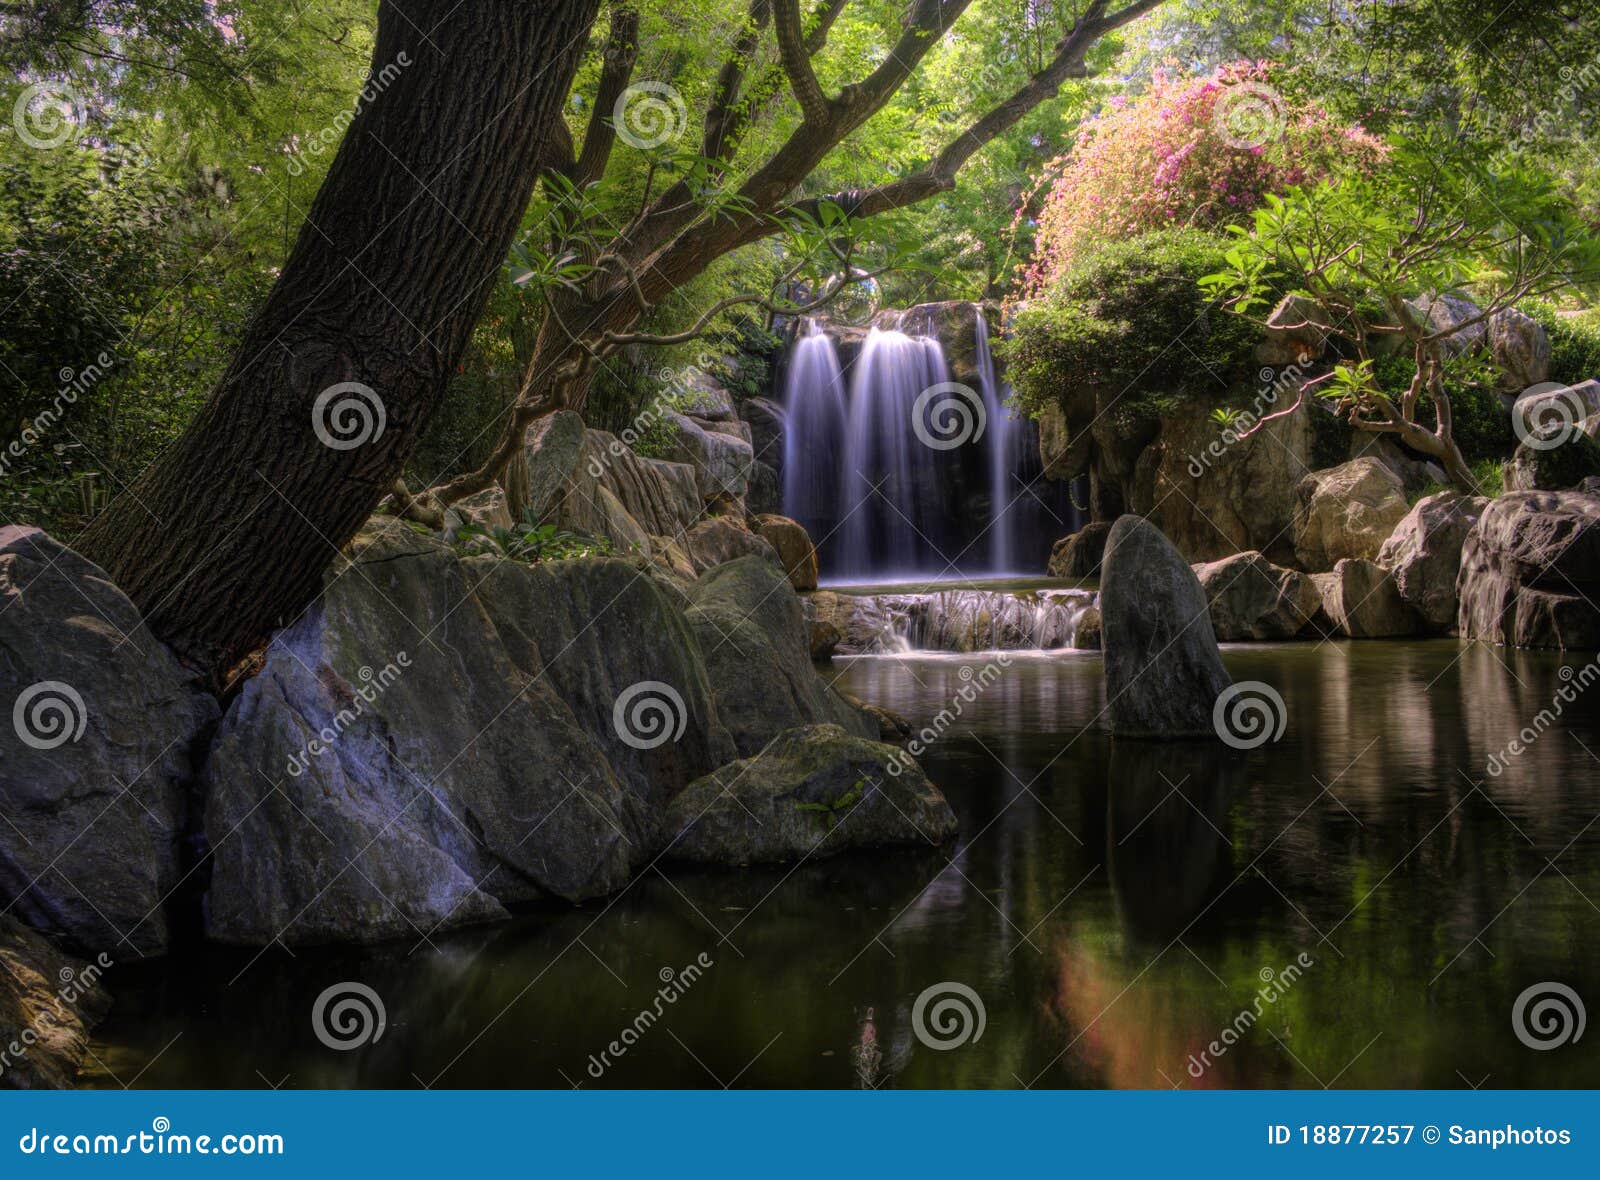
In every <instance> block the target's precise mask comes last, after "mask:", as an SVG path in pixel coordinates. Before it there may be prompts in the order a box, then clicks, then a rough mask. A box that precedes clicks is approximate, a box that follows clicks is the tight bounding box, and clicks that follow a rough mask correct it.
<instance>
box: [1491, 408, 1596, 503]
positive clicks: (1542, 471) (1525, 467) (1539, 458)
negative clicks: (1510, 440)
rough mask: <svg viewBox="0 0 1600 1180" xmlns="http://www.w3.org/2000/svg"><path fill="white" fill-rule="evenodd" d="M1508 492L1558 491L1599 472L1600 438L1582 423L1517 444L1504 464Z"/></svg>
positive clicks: (1575, 484) (1573, 486)
mask: <svg viewBox="0 0 1600 1180" xmlns="http://www.w3.org/2000/svg"><path fill="white" fill-rule="evenodd" d="M1503 471H1504V477H1505V486H1506V491H1508V492H1559V491H1564V490H1565V489H1567V488H1575V487H1577V486H1578V485H1579V484H1581V483H1582V482H1583V481H1584V480H1586V479H1589V478H1591V477H1593V476H1597V475H1600V442H1596V441H1595V440H1594V439H1592V438H1590V437H1589V435H1588V434H1587V433H1586V431H1585V429H1584V428H1583V427H1582V426H1581V425H1580V426H1576V427H1568V428H1567V429H1566V430H1564V431H1562V432H1561V433H1557V434H1551V435H1549V436H1547V437H1543V438H1541V437H1537V436H1536V437H1532V438H1529V439H1525V440H1523V441H1522V442H1520V443H1518V444H1517V449H1516V450H1515V451H1513V452H1512V454H1511V458H1510V459H1509V460H1507V461H1506V463H1505V465H1504V469H1503Z"/></svg>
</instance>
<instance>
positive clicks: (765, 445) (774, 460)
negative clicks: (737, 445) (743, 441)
mask: <svg viewBox="0 0 1600 1180" xmlns="http://www.w3.org/2000/svg"><path fill="white" fill-rule="evenodd" d="M739 417H740V418H741V419H742V420H743V421H744V423H745V424H746V425H747V426H749V427H750V446H751V448H752V449H753V450H754V452H755V459H756V462H757V463H765V464H766V465H767V466H768V467H770V468H772V470H773V471H775V472H781V471H782V470H783V447H784V430H785V428H786V420H787V416H786V415H785V413H784V410H783V407H782V406H780V405H779V404H778V403H777V402H775V401H772V400H771V399H769V398H764V397H752V398H746V399H745V400H744V401H743V402H740V403H739Z"/></svg>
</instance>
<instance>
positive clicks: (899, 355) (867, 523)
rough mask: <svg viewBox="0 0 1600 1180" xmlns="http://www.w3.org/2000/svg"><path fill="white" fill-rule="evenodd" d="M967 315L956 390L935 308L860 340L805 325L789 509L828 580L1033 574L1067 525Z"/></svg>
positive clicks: (794, 370)
mask: <svg viewBox="0 0 1600 1180" xmlns="http://www.w3.org/2000/svg"><path fill="white" fill-rule="evenodd" d="M969 306H970V305H969ZM941 312H942V314H941V319H942V320H943V321H944V322H949V311H948V309H947V308H946V309H941ZM972 312H973V321H972V322H973V323H974V324H975V328H974V331H975V333H976V338H975V339H971V338H969V340H967V341H961V340H955V341H947V343H948V344H949V346H950V348H951V350H952V355H959V356H962V357H965V358H966V360H965V361H964V364H965V366H966V367H965V368H958V371H959V372H962V373H964V374H965V376H964V377H961V378H957V379H956V380H952V375H951V364H950V363H949V362H948V361H947V358H946V355H945V349H944V347H943V346H942V345H941V343H940V340H939V338H938V336H937V335H936V331H935V328H936V323H935V314H934V313H935V308H933V307H931V306H928V307H924V308H911V309H909V310H907V311H904V312H900V313H885V314H884V315H881V316H880V317H879V318H878V326H874V327H872V328H871V329H869V330H868V331H867V332H866V333H865V335H864V337H863V336H862V335H860V334H859V331H858V330H852V329H825V328H824V326H823V325H820V324H818V323H816V322H814V321H810V320H807V321H803V322H802V323H801V324H800V325H799V330H798V332H797V334H796V337H795V340H794V343H793V345H792V346H791V349H790V352H789V356H788V358H787V363H786V364H787V367H786V371H785V374H784V379H783V385H782V389H783V394H782V396H783V405H784V408H785V410H786V412H787V415H788V418H787V425H786V431H785V435H784V458H783V511H784V513H785V514H786V515H788V516H792V517H793V518H795V519H796V520H798V521H799V522H800V523H801V524H803V525H804V526H805V527H806V529H807V531H808V532H809V533H810V534H811V536H812V539H813V540H814V541H815V542H816V544H817V548H818V551H819V556H820V559H821V564H822V570H823V574H824V576H825V578H826V579H827V580H828V581H829V582H832V583H838V582H841V581H844V582H849V581H857V582H862V581H883V580H897V581H904V580H912V579H916V578H926V577H935V578H937V577H944V576H962V577H967V576H974V575H976V576H988V577H993V576H996V575H1007V576H1011V575H1018V574H1040V573H1043V572H1044V566H1045V561H1046V558H1047V557H1048V554H1049V549H1050V544H1051V543H1052V542H1053V541H1054V540H1056V539H1057V538H1059V537H1061V536H1064V535H1066V534H1067V533H1069V532H1071V531H1072V530H1073V528H1074V527H1075V525H1076V517H1075V514H1074V512H1073V510H1072V508H1071V506H1070V503H1069V496H1068V492H1067V489H1066V487H1065V486H1064V485H1060V484H1049V483H1046V482H1044V481H1042V480H1041V479H1040V478H1039V476H1040V471H1041V467H1040V461H1039V456H1038V453H1037V452H1038V448H1037V445H1036V437H1037V435H1036V432H1035V430H1034V427H1033V424H1032V423H1031V422H1029V421H1027V420H1025V419H1020V418H1014V417H1012V415H1011V413H1010V411H1009V410H1008V409H1007V407H1006V404H1005V403H1006V399H1007V398H1008V397H1009V396H1010V388H1009V387H1008V386H1007V385H1006V384H1005V383H1004V382H1003V381H1001V380H1000V379H999V376H998V374H997V372H996V369H995V363H994V357H993V355H992V353H991V352H990V347H989V326H988V323H987V322H986V321H985V319H984V317H983V313H982V311H981V310H980V309H978V308H977V307H975V306H973V307H972ZM836 337H838V338H839V339H836ZM841 341H842V342H843V345H844V349H845V351H844V354H843V358H844V359H843V361H842V360H841V350H840V342H841ZM969 344H970V345H972V346H973V347H972V348H971V349H970V350H969V348H968V347H967V346H968V345H969ZM958 381H972V382H974V383H975V384H976V385H977V386H978V388H977V389H973V388H971V387H970V386H968V385H965V384H958V383H957V382H958Z"/></svg>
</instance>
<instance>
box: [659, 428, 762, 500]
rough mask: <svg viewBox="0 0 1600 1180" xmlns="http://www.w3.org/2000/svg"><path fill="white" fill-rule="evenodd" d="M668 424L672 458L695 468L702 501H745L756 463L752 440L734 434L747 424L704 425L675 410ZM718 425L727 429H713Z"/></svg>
mask: <svg viewBox="0 0 1600 1180" xmlns="http://www.w3.org/2000/svg"><path fill="white" fill-rule="evenodd" d="M665 421H666V422H667V424H668V425H669V426H670V427H671V429H672V431H673V442H672V457H673V458H674V459H677V460H679V461H680V462H683V463H688V464H689V465H690V466H692V467H693V468H694V472H695V478H696V480H697V482H698V484H699V490H700V498H701V499H702V500H704V501H705V502H706V503H712V502H714V501H716V500H719V499H722V498H724V497H729V498H732V499H735V500H743V499H744V495H745V492H746V491H747V490H748V489H749V487H750V471H751V466H752V464H754V463H755V450H754V448H753V447H752V446H751V445H750V441H749V439H746V438H742V437H740V436H739V434H737V433H735V432H734V427H735V426H743V425H744V424H743V423H740V422H728V423H722V424H714V423H710V422H707V423H704V424H702V423H700V422H697V421H695V420H694V419H693V418H690V417H689V416H688V415H687V414H680V413H677V412H676V411H672V410H669V411H667V413H666V414H665ZM714 425H719V426H721V427H723V428H719V429H709V427H712V426H714Z"/></svg>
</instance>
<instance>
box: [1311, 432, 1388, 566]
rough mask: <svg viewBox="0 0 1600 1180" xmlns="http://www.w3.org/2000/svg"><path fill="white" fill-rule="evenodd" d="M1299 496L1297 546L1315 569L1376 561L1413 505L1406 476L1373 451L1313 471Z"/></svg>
mask: <svg viewBox="0 0 1600 1180" xmlns="http://www.w3.org/2000/svg"><path fill="white" fill-rule="evenodd" d="M1295 495H1296V498H1297V504H1296V507H1295V513H1294V551H1295V555H1296V557H1297V558H1298V559H1299V561H1300V564H1301V566H1302V567H1303V568H1304V569H1306V570H1311V571H1316V570H1329V569H1332V568H1333V566H1334V565H1335V563H1337V562H1338V561H1340V560H1341V559H1343V558H1346V557H1354V558H1359V559H1361V560H1363V561H1372V560H1374V559H1375V558H1376V557H1377V556H1378V551H1379V550H1380V549H1382V548H1383V543H1384V542H1385V541H1386V540H1388V539H1389V534H1390V533H1392V532H1394V528H1395V526H1396V525H1397V524H1399V523H1400V521H1401V519H1402V518H1403V517H1404V516H1405V514H1406V512H1407V511H1408V510H1409V508H1408V506H1407V504H1406V496H1405V485H1404V484H1403V483H1402V482H1401V479H1400V477H1399V476H1398V475H1397V474H1395V472H1394V471H1393V470H1392V469H1391V468H1390V467H1389V465H1388V464H1386V463H1384V462H1383V461H1382V460H1381V459H1378V458H1374V457H1370V456H1369V457H1367V458H1363V459H1352V460H1350V462H1348V463H1343V464H1341V465H1339V466H1338V467H1329V468H1326V469H1325V470H1322V471H1313V472H1312V473H1311V474H1310V475H1308V476H1306V477H1305V479H1303V480H1301V481H1300V485H1299V487H1298V488H1296V490H1295Z"/></svg>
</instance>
